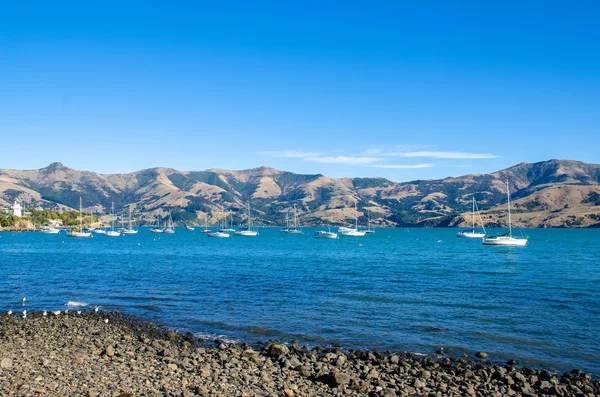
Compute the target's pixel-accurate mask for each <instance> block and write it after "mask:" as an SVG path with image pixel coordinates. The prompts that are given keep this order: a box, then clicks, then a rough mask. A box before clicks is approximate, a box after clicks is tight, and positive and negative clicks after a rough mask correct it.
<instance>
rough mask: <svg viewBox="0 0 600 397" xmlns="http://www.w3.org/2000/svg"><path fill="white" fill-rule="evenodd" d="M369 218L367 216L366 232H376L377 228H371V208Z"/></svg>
mask: <svg viewBox="0 0 600 397" xmlns="http://www.w3.org/2000/svg"><path fill="white" fill-rule="evenodd" d="M368 214H369V215H368V218H367V230H365V233H366V234H375V230H371V210H369V212H368Z"/></svg>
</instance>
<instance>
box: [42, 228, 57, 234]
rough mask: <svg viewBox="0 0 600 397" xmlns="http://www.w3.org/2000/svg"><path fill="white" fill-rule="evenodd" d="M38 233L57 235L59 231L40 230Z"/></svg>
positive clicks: (50, 229)
mask: <svg viewBox="0 0 600 397" xmlns="http://www.w3.org/2000/svg"><path fill="white" fill-rule="evenodd" d="M40 233H42V234H58V233H60V229H53V228H49V229H40Z"/></svg>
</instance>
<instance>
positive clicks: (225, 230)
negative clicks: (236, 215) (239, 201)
mask: <svg viewBox="0 0 600 397" xmlns="http://www.w3.org/2000/svg"><path fill="white" fill-rule="evenodd" d="M229 220H230V222H231V226H230V227H227V215H225V219H224V220H223V227H222V228H221V230H220V231H221V232H225V233H235V228H234V227H233V215H231V216H230V217H229Z"/></svg>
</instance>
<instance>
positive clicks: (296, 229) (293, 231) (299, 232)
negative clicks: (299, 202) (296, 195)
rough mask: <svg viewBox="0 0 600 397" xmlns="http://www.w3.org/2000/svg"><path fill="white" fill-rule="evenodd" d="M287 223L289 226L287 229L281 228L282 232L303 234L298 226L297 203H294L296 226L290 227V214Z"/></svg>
mask: <svg viewBox="0 0 600 397" xmlns="http://www.w3.org/2000/svg"><path fill="white" fill-rule="evenodd" d="M285 219H286V223H287V226H286V228H285V229H281V232H282V233H287V234H302V229H299V228H298V213H297V212H296V204H294V227H292V228H291V227H290V224H289V218H288V214H286V217H285Z"/></svg>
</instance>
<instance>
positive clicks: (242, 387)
mask: <svg viewBox="0 0 600 397" xmlns="http://www.w3.org/2000/svg"><path fill="white" fill-rule="evenodd" d="M480 356H482V357H481V358H480V359H475V360H471V361H470V360H467V359H465V358H453V357H449V356H445V355H443V354H440V355H435V356H429V357H422V356H415V355H413V354H410V353H405V354H391V353H380V352H368V351H341V350H339V349H336V348H319V347H317V348H312V349H303V348H300V347H299V346H297V345H295V344H292V345H285V344H281V343H279V342H276V341H271V342H268V343H266V344H265V345H260V346H256V345H255V346H250V345H244V344H242V345H235V344H227V343H224V342H220V341H215V342H206V343H202V341H199V340H197V339H195V338H193V336H192V335H190V334H178V333H176V332H173V331H168V330H167V329H165V328H163V327H160V326H157V325H155V324H152V323H149V322H145V321H138V320H136V319H132V318H128V317H126V316H124V315H122V314H120V313H98V314H96V313H93V312H92V313H81V314H77V313H76V312H72V311H70V312H69V313H68V314H65V313H64V312H62V313H61V314H60V315H58V316H56V315H54V314H53V313H51V312H48V313H47V315H46V316H43V315H42V313H41V312H35V313H27V318H26V319H23V318H22V314H21V313H18V315H15V314H12V315H10V316H9V315H7V314H2V315H0V367H1V368H0V395H2V396H121V397H126V396H195V395H201V396H287V397H291V396H322V395H333V396H379V397H384V396H385V397H390V396H411V395H414V396H537V395H555V396H599V395H600V384H599V383H598V380H597V379H595V378H593V377H592V376H591V375H589V374H586V373H583V372H581V371H578V370H573V371H571V372H569V373H565V374H562V375H560V374H554V373H551V372H548V371H545V370H536V369H529V368H517V367H515V366H514V365H510V364H513V363H509V364H507V365H502V366H500V365H492V364H490V363H486V362H485V354H484V353H483V354H480Z"/></svg>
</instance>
